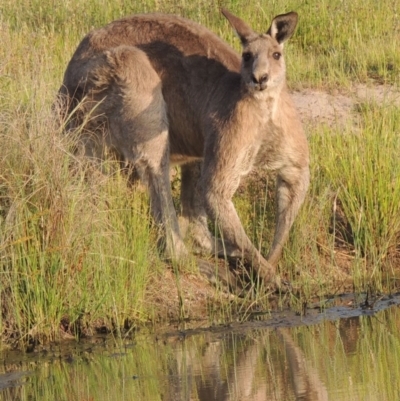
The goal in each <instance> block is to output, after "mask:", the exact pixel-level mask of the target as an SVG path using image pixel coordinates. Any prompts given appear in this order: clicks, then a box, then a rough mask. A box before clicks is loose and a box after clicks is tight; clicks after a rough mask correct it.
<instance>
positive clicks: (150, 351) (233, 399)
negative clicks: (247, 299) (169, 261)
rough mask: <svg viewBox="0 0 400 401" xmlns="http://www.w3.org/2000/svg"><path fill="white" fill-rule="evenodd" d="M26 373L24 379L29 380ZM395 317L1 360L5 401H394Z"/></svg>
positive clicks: (399, 358) (399, 381)
mask: <svg viewBox="0 0 400 401" xmlns="http://www.w3.org/2000/svg"><path fill="white" fill-rule="evenodd" d="M28 373H29V374H28ZM399 389H400V309H399V307H398V306H396V307H392V308H390V309H387V310H384V311H381V312H379V313H376V314H371V315H365V316H361V317H351V318H347V319H342V320H336V321H323V322H322V323H320V324H318V325H312V326H300V327H296V328H277V329H270V328H267V329H265V328H264V329H263V328H262V327H260V324H258V325H257V328H256V329H255V328H251V326H250V325H247V326H246V328H240V327H239V326H237V327H235V329H234V330H233V331H232V330H231V331H228V330H224V331H219V332H218V333H210V332H204V333H200V334H198V335H192V336H186V337H183V336H181V337H179V336H178V337H165V338H163V339H161V340H160V339H159V340H156V339H154V338H144V339H141V340H138V342H137V343H136V344H130V345H129V346H125V347H122V348H121V349H118V350H116V349H115V348H113V347H111V346H110V345H108V343H105V344H104V345H102V346H101V347H100V346H97V347H94V348H93V347H92V346H89V345H86V346H85V347H83V348H82V347H81V348H76V349H74V350H72V354H71V350H68V351H64V350H60V349H53V350H52V351H51V352H49V353H48V355H47V356H45V357H43V356H42V357H41V358H39V359H38V358H37V356H28V357H26V358H25V359H21V357H20V356H19V358H18V357H16V356H15V355H14V354H13V353H7V354H4V355H3V356H2V367H1V370H0V399H4V400H21V401H22V400H39V399H40V400H60V401H61V400H79V401H92V400H93V401H94V400H96V401H97V400H99V401H101V400H140V401H141V400H143V401H144V400H146V401H148V400H150V401H152V400H155V401H156V400H160V401H161V400H162V401H214V400H215V401H225V400H226V401H239V400H254V401H267V400H268V401H269V400H285V401H286V400H302V401H305V400H309V401H325V400H335V401H340V400H363V401H365V400H380V401H385V400H399V399H400V390H399Z"/></svg>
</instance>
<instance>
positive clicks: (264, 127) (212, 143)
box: [59, 9, 309, 284]
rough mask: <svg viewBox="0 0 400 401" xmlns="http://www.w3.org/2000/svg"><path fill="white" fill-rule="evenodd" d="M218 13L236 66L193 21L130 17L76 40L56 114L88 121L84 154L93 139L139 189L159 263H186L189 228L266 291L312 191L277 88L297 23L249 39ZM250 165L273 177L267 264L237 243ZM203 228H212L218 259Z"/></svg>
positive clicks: (296, 125)
mask: <svg viewBox="0 0 400 401" xmlns="http://www.w3.org/2000/svg"><path fill="white" fill-rule="evenodd" d="M222 14H223V15H224V16H225V17H226V18H227V20H228V21H229V23H230V24H231V26H232V27H233V29H234V30H235V31H236V33H237V35H238V37H239V39H240V41H241V44H242V48H243V51H242V56H241V57H240V56H239V55H238V54H237V53H236V52H235V51H234V50H233V49H232V48H231V47H230V46H229V45H228V44H226V43H225V42H224V41H223V40H221V39H220V38H219V37H218V36H217V35H215V34H214V33H212V32H211V31H209V30H208V29H206V28H205V27H203V26H201V25H199V24H197V23H195V22H193V21H190V20H187V19H184V18H180V17H177V16H173V15H164V14H140V15H133V16H130V17H126V18H123V19H120V20H117V21H114V22H112V23H110V24H109V25H107V26H105V27H103V28H100V29H96V30H94V31H92V32H90V33H89V34H88V35H87V36H86V37H85V38H84V39H83V40H82V42H81V43H80V44H79V46H78V48H77V50H76V51H75V53H74V55H73V56H72V59H71V61H70V62H69V64H68V67H67V69H66V72H65V75H64V81H63V85H62V86H61V88H60V90H59V96H60V97H61V98H62V99H63V103H62V104H63V107H64V111H65V113H67V114H68V113H71V112H72V111H73V110H76V109H77V108H79V107H78V105H79V104H80V102H81V103H82V104H83V105H82V107H81V114H79V113H76V115H77V116H79V115H81V117H80V120H81V121H82V118H83V117H82V116H83V115H84V114H85V113H87V112H88V110H91V111H92V113H94V114H95V116H94V117H90V118H88V120H90V125H91V128H90V129H88V130H87V132H88V131H92V132H94V133H97V134H92V135H90V134H87V136H86V142H87V143H91V142H93V140H92V139H93V137H94V138H98V139H101V140H102V141H104V142H105V143H106V144H108V145H109V146H111V147H112V148H113V149H114V150H115V151H116V152H117V153H118V154H119V155H120V157H121V160H124V161H127V162H131V163H132V164H133V165H134V167H135V168H136V169H137V171H138V175H139V176H140V178H142V179H144V180H145V181H146V182H147V183H148V186H149V189H150V201H151V208H152V213H153V216H154V218H155V220H156V221H157V222H159V223H160V225H162V226H163V227H164V229H165V232H166V240H165V242H166V253H167V255H169V256H171V257H173V258H176V259H179V258H182V257H185V256H186V255H187V250H186V248H185V245H184V243H183V237H184V231H186V229H187V228H188V229H189V232H190V234H191V235H192V237H193V239H194V241H195V243H196V244H197V245H198V246H199V247H200V248H201V249H202V250H203V251H205V252H224V253H225V254H227V255H228V256H232V257H242V258H244V259H245V260H246V261H248V262H250V263H251V264H252V266H253V268H254V270H255V271H256V273H257V274H258V276H259V277H260V279H261V280H263V281H264V283H265V284H271V283H272V282H274V281H275V280H276V267H277V263H278V261H279V258H280V256H281V254H282V250H283V246H284V243H285V242H286V240H287V238H288V235H289V230H290V228H291V226H292V224H293V222H294V219H295V217H296V215H297V213H298V210H299V208H300V206H301V204H302V202H303V200H304V197H305V195H306V192H307V189H308V185H309V153H308V144H307V139H306V136H305V134H304V132H303V129H302V125H301V123H300V120H299V117H298V115H297V112H296V110H295V107H294V105H293V103H292V100H291V98H290V95H289V93H288V90H287V87H286V71H285V61H284V57H283V44H284V42H285V41H286V40H288V39H289V38H290V37H291V36H292V34H293V32H294V30H295V28H296V25H297V19H298V16H297V14H296V13H295V12H290V13H287V14H282V15H278V16H276V17H275V18H274V19H273V20H272V23H271V26H270V27H269V29H268V30H267V31H266V33H262V34H258V33H256V32H254V31H253V30H252V29H251V28H250V27H249V26H248V25H247V24H246V23H245V22H244V21H242V20H241V19H240V18H238V17H236V16H234V15H233V14H231V13H230V12H229V11H228V10H226V9H222ZM84 99H85V100H84ZM83 100H84V101H83ZM82 101H83V102H82ZM76 120H79V118H78V117H76ZM71 121H73V119H72V120H71ZM78 122H79V121H78ZM96 124H97V126H95V125H96ZM99 127H100V129H99ZM88 138H92V139H88ZM94 142H95V141H94ZM100 143H101V141H100ZM89 147H90V146H89ZM100 147H101V145H100ZM94 148H95V146H94ZM171 165H179V166H181V172H182V186H181V208H182V210H181V217H180V219H181V222H182V223H183V224H181V228H180V227H179V224H178V219H177V215H176V212H175V209H174V207H173V203H172V197H171V188H170V181H169V176H168V172H169V168H170V166H171ZM256 165H264V166H266V167H267V168H269V169H272V170H275V171H276V172H277V184H276V204H277V206H276V224H275V233H274V239H273V243H272V246H271V248H270V251H269V254H268V256H267V259H265V258H264V257H263V256H262V255H261V254H260V252H259V251H258V250H257V249H256V248H255V246H254V245H253V244H252V242H251V241H250V239H249V238H248V236H247V235H246V233H245V231H244V229H243V226H242V224H241V222H240V219H239V217H238V215H237V212H236V210H235V207H234V205H233V202H232V197H233V195H234V193H235V191H236V190H237V188H238V186H239V183H240V180H241V178H242V177H243V176H245V175H246V174H248V173H249V172H250V171H251V170H252V168H253V167H254V166H256ZM207 219H211V220H212V221H214V222H216V223H217V224H218V227H219V230H220V233H221V237H222V249H221V247H219V246H217V245H216V244H217V241H216V240H215V239H214V238H213V236H212V235H211V233H210V232H209V230H208V226H207ZM182 227H183V228H184V229H182Z"/></svg>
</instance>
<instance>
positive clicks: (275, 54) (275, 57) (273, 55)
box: [272, 52, 282, 60]
mask: <svg viewBox="0 0 400 401" xmlns="http://www.w3.org/2000/svg"><path fill="white" fill-rule="evenodd" d="M281 56H282V54H281V53H278V52H275V53H273V54H272V57H273V58H274V59H275V60H279V59H280V58H281Z"/></svg>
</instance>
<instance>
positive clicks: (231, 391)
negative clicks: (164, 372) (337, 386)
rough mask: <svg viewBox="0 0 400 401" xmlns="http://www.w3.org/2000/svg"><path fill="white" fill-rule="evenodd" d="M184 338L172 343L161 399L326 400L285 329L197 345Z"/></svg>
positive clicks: (301, 354) (312, 373)
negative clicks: (173, 351)
mask: <svg viewBox="0 0 400 401" xmlns="http://www.w3.org/2000/svg"><path fill="white" fill-rule="evenodd" d="M263 339H264V340H263ZM272 340H273V341H272ZM187 341H188V342H189V343H188V342H187ZM187 341H185V342H183V343H181V344H179V346H178V347H177V348H178V349H177V350H176V354H175V355H176V361H174V362H175V363H176V365H175V366H171V371H170V372H171V375H170V376H169V391H168V395H166V397H165V398H163V399H164V400H165V401H195V400H196V401H245V400H246V401H247V400H253V401H267V400H302V401H326V400H328V392H327V389H326V387H325V385H324V383H323V382H322V381H321V379H320V377H319V375H318V372H317V371H316V370H315V369H314V368H313V367H312V366H311V363H310V362H309V361H308V360H307V357H306V356H305V354H304V353H303V351H302V350H301V349H300V347H299V346H298V345H296V343H295V341H294V340H293V338H292V335H291V332H290V330H289V329H278V330H276V331H274V332H273V333H270V334H269V335H267V336H262V335H261V336H260V335H258V336H255V338H246V337H245V336H240V335H232V337H231V338H230V339H229V340H214V341H211V342H206V341H205V342H204V343H203V346H198V347H197V348H196V347H195V346H192V345H194V344H191V343H190V339H189V340H187ZM269 342H272V343H273V344H271V345H269ZM172 372H174V373H172Z"/></svg>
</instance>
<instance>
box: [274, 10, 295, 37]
mask: <svg viewBox="0 0 400 401" xmlns="http://www.w3.org/2000/svg"><path fill="white" fill-rule="evenodd" d="M298 18H299V16H298V15H297V13H295V12H294V11H292V12H290V13H287V14H281V15H277V16H276V17H275V18H274V19H273V20H272V23H271V26H270V28H269V29H268V32H267V34H268V35H270V36H272V37H273V38H274V39H276V41H277V42H278V43H283V42H286V41H287V40H288V39H289V38H290V37H291V36H292V35H293V32H294V30H295V29H296V25H297V20H298Z"/></svg>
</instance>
